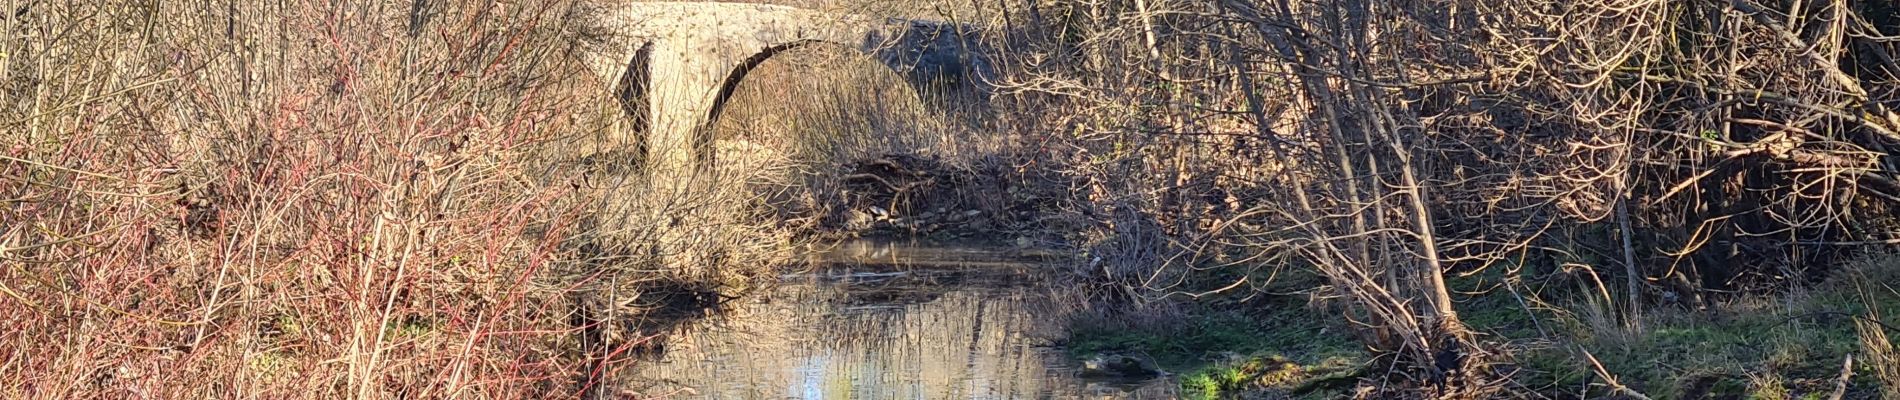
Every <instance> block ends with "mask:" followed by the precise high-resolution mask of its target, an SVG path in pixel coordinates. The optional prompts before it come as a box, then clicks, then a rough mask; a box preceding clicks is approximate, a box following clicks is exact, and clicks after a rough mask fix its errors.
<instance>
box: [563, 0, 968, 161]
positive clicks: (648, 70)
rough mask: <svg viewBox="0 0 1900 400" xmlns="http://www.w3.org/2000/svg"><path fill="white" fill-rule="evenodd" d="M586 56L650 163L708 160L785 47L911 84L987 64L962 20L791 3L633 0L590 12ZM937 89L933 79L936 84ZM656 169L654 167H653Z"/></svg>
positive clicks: (951, 78) (953, 77)
mask: <svg viewBox="0 0 1900 400" xmlns="http://www.w3.org/2000/svg"><path fill="white" fill-rule="evenodd" d="M590 14H592V16H591V18H592V19H591V22H590V23H589V24H587V25H588V26H589V27H590V28H591V29H590V31H588V32H587V34H588V35H589V36H590V41H589V43H590V46H589V47H588V49H587V51H586V52H585V56H586V57H588V58H587V62H588V63H589V65H590V66H591V68H592V69H593V70H594V72H595V73H596V74H599V76H600V77H601V78H603V81H605V82H612V83H613V85H614V86H615V87H614V90H615V94H616V97H618V98H619V100H620V101H621V105H622V106H623V108H624V109H625V110H626V111H627V114H628V117H629V118H628V119H627V120H626V121H624V123H625V124H624V125H625V126H622V127H619V128H617V129H615V130H616V131H617V132H615V133H614V134H615V135H618V136H620V137H616V138H613V139H614V141H615V142H618V143H622V144H625V145H631V146H632V147H633V148H632V149H631V150H634V151H637V152H638V153H636V154H639V155H641V157H642V158H644V159H645V161H646V165H647V166H648V167H649V170H650V171H651V170H652V169H653V168H667V169H673V168H681V169H682V170H684V171H691V170H693V169H694V168H695V167H697V166H700V165H703V163H705V162H707V161H709V159H710V158H711V157H710V156H709V155H708V154H709V153H710V152H711V149H710V146H709V145H710V144H711V141H712V140H713V139H712V134H711V130H712V129H711V127H712V126H713V124H715V123H716V122H717V120H718V118H719V115H720V112H721V111H722V110H723V109H724V106H725V102H726V100H727V99H728V98H729V97H730V96H731V95H732V93H733V90H734V89H735V88H737V87H738V85H739V83H740V81H742V80H744V79H745V77H746V74H747V73H748V72H750V71H751V70H752V68H753V67H756V66H758V65H759V64H760V63H762V62H764V61H765V60H767V59H769V58H771V57H772V56H774V55H777V54H779V53H781V52H784V51H787V50H791V49H794V48H799V47H803V46H811V45H823V46H834V47H841V48H844V49H848V50H847V51H852V52H858V53H861V54H863V55H865V56H868V57H874V58H876V59H878V60H880V61H883V62H884V64H885V65H888V66H890V67H891V68H892V69H893V70H894V71H896V72H897V73H899V74H901V75H903V76H905V77H907V78H908V80H909V81H910V82H911V83H912V84H913V85H921V84H926V83H941V82H951V83H953V85H974V84H976V83H975V82H977V81H978V79H974V77H973V76H972V75H974V72H973V71H981V70H983V69H982V68H981V67H980V64H978V63H977V62H976V60H975V59H974V58H973V57H969V56H967V55H968V54H973V52H971V51H969V50H970V48H971V46H969V45H968V42H966V41H965V40H963V38H964V36H963V35H961V34H960V32H959V29H957V28H958V26H955V25H953V24H950V23H946V22H940V21H929V20H907V19H891V18H874V17H868V16H863V15H854V14H847V13H831V12H822V11H816V10H809V9H801V8H794V7H786V6H774V5H759V4H739V3H705V2H651V3H649V2H636V3H625V4H618V5H612V6H603V9H601V10H598V11H596V12H592V13H590ZM933 86H934V85H933ZM656 172H657V171H656Z"/></svg>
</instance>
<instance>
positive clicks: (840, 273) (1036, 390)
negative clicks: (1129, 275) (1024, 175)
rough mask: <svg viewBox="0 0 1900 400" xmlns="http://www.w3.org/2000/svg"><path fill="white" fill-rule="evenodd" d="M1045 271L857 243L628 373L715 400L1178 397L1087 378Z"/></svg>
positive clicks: (916, 247) (969, 251)
mask: <svg viewBox="0 0 1900 400" xmlns="http://www.w3.org/2000/svg"><path fill="white" fill-rule="evenodd" d="M1045 268H1048V267H1047V266H1044V265H1042V264H1040V263H1038V262H1037V261H1036V260H1035V257H1031V256H1029V255H1025V254H1023V252H1020V251H1016V250H1013V249H1004V248H992V247H979V246H936V245H920V244H911V243H906V244H897V243H871V242H856V243H848V244H845V245H843V246H840V247H839V248H838V249H836V250H833V251H829V252H826V253H824V254H820V255H818V256H816V257H815V260H814V262H813V263H812V267H811V268H810V269H809V270H807V271H802V272H798V273H793V274H788V275H785V276H783V277H782V279H781V282H780V284H779V285H776V286H775V287H773V288H771V289H768V290H764V291H762V292H763V293H753V294H750V295H747V296H745V297H742V298H739V299H734V300H730V301H729V302H728V303H727V305H726V307H724V308H723V309H722V310H721V311H720V312H717V313H714V315H713V316H710V317H706V318H704V319H701V320H697V321H692V322H689V323H686V324H684V325H683V326H681V327H679V328H677V330H676V331H675V332H673V334H671V335H668V336H667V337H666V339H665V340H666V342H665V347H664V351H663V352H662V353H661V354H660V355H659V356H658V357H657V360H653V361H647V362H641V363H637V364H638V365H636V366H634V367H631V368H630V369H629V370H627V371H626V372H625V373H624V376H622V377H621V378H622V379H624V382H627V385H626V386H627V387H631V388H636V390H637V391H638V392H639V393H642V394H645V395H649V396H656V395H670V396H671V397H674V398H717V399H1041V398H1056V399H1069V398H1170V397H1172V396H1171V395H1170V393H1169V390H1168V388H1171V387H1172V385H1170V384H1166V383H1165V382H1148V383H1145V384H1144V383H1134V384H1130V383H1107V382H1093V381H1089V380H1085V379H1081V378H1079V377H1078V376H1079V371H1078V370H1077V369H1076V368H1075V367H1074V365H1073V363H1072V362H1071V361H1069V360H1068V359H1067V358H1065V357H1064V356H1063V354H1062V351H1061V350H1060V349H1057V348H1052V347H1049V346H1048V344H1049V343H1050V342H1051V340H1052V339H1055V338H1058V337H1059V336H1058V335H1059V334H1060V331H1059V329H1060V327H1061V324H1062V323H1063V321H1064V316H1063V313H1064V312H1065V310H1066V309H1067V307H1069V306H1065V305H1063V303H1062V301H1060V299H1062V298H1063V295H1062V291H1061V290H1060V289H1059V288H1054V287H1051V286H1050V285H1047V284H1044V283H1043V282H1046V281H1045V280H1044V279H1043V277H1044V276H1043V275H1044V273H1045V272H1046V271H1045Z"/></svg>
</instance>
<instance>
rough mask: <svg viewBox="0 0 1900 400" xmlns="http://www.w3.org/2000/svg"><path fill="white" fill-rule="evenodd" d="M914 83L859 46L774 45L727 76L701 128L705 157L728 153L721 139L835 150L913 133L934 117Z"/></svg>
mask: <svg viewBox="0 0 1900 400" xmlns="http://www.w3.org/2000/svg"><path fill="white" fill-rule="evenodd" d="M913 85H914V83H913V82H911V81H910V80H908V79H906V78H905V77H904V76H903V75H901V74H900V73H899V72H898V71H896V70H895V69H893V68H892V67H891V66H890V65H888V64H886V63H884V62H883V61H881V60H879V59H878V58H877V57H875V56H873V55H871V54H866V53H865V52H863V51H860V50H858V49H857V48H855V47H851V46H847V45H842V44H837V43H833V42H828V41H822V40H809V39H808V40H799V41H793V42H788V43H784V44H779V45H776V46H772V47H768V48H766V49H764V50H762V51H760V52H758V53H755V54H753V55H751V56H749V57H747V58H746V59H744V60H742V61H740V62H739V63H738V64H737V65H735V66H734V67H733V68H732V69H731V70H730V72H728V73H727V74H726V76H725V78H724V79H723V80H722V81H721V82H720V86H719V89H718V92H717V93H716V94H715V96H714V98H713V100H712V103H711V107H710V108H709V110H708V111H707V113H706V115H705V116H704V119H703V120H701V121H699V124H698V125H697V129H695V132H694V133H693V147H694V150H695V153H697V157H696V159H697V162H698V163H699V164H700V166H701V167H706V166H708V165H710V164H711V163H713V162H714V161H715V160H717V159H718V158H720V157H721V156H720V153H722V151H720V150H719V149H718V148H717V146H718V143H717V142H719V141H721V140H739V141H747V142H750V143H752V144H755V145H760V146H764V147H768V148H772V149H775V150H789V152H785V153H787V154H781V155H782V156H786V157H799V158H806V157H812V156H821V157H820V158H827V157H822V156H823V155H825V154H826V153H835V152H836V151H838V150H848V148H850V147H864V146H865V145H868V144H871V143H866V142H867V141H871V140H873V139H876V138H877V137H885V138H897V137H903V136H909V135H908V134H910V133H914V131H915V130H917V129H918V128H920V127H919V126H916V124H917V123H919V122H929V121H930V120H933V119H934V118H932V117H930V116H929V115H927V113H926V112H925V110H924V108H925V107H924V105H923V102H922V98H921V97H920V96H919V95H918V92H917V88H915V87H913ZM841 147H843V148H841ZM880 147H881V146H880ZM799 161H801V162H806V161H818V160H803V159H801V160H799Z"/></svg>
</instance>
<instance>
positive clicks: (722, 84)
mask: <svg viewBox="0 0 1900 400" xmlns="http://www.w3.org/2000/svg"><path fill="white" fill-rule="evenodd" d="M815 47H822V48H829V49H833V50H835V51H836V52H837V53H838V54H841V55H845V56H847V57H860V58H861V59H863V60H869V61H872V63H874V64H876V65H878V66H880V67H881V68H879V69H880V70H881V71H883V72H884V73H886V74H889V76H891V77H894V78H896V79H895V81H897V82H903V83H904V84H903V86H902V87H903V92H904V93H903V94H902V96H904V97H906V98H909V99H911V100H912V101H917V102H921V101H922V99H921V97H920V96H919V94H918V91H919V90H920V88H918V87H916V85H917V82H916V81H915V80H912V79H907V78H906V77H905V76H904V74H903V71H900V70H898V69H897V68H895V67H892V66H891V65H890V63H889V61H888V60H884V59H882V58H880V57H878V56H877V55H876V54H871V53H869V52H866V51H864V50H863V49H861V48H860V47H857V46H853V45H849V44H844V43H838V42H834V41H829V40H822V39H798V40H793V41H789V42H785V43H781V44H777V45H773V46H769V47H766V48H764V49H762V50H760V51H759V52H757V53H754V54H752V55H750V56H747V57H746V58H745V59H743V60H740V61H739V62H738V63H737V64H736V65H733V66H732V68H730V70H729V71H728V72H727V73H726V74H725V77H724V78H721V79H720V81H719V89H718V90H717V91H716V92H715V93H714V94H713V98H712V100H711V102H710V104H711V106H710V107H709V108H708V109H707V111H706V113H705V115H704V116H703V117H701V119H700V120H699V121H698V122H697V124H696V125H695V128H694V132H693V138H692V139H693V144H692V147H693V152H694V153H696V154H695V157H694V158H695V162H696V163H697V164H699V166H700V167H705V166H707V165H708V164H709V163H712V162H714V161H716V160H714V158H716V157H715V156H714V153H716V152H715V151H714V149H713V148H712V147H713V145H714V142H715V141H716V140H717V138H716V137H715V136H716V132H715V130H716V127H717V125H718V124H719V121H720V118H721V117H722V116H723V115H725V113H726V109H727V106H728V104H729V103H730V101H731V100H732V98H733V96H734V95H735V94H736V93H737V92H738V90H739V88H740V86H741V85H742V84H744V83H745V82H746V78H747V77H748V76H749V75H751V74H752V72H753V71H754V70H756V69H757V68H759V66H760V65H762V64H764V63H766V62H767V61H769V60H771V59H772V58H773V57H776V56H779V55H781V54H785V53H787V52H790V51H793V50H799V49H810V48H815Z"/></svg>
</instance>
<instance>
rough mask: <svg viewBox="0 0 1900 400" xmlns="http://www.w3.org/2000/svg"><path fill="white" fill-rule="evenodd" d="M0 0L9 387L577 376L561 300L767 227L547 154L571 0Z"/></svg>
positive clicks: (567, 121) (688, 276) (227, 389)
mask: <svg viewBox="0 0 1900 400" xmlns="http://www.w3.org/2000/svg"><path fill="white" fill-rule="evenodd" d="M0 10H5V11H4V12H0V38H4V40H0V66H4V68H3V69H0V84H3V85H4V86H0V131H3V132H4V133H0V221H3V222H0V331H4V333H0V397H3V398H128V397H137V398H230V397H265V398H284V397H315V398H391V397H400V398H438V397H456V398H544V397H573V396H577V395H578V394H579V393H580V392H581V389H580V387H579V385H578V384H581V383H583V382H586V381H587V377H589V376H598V375H601V374H600V371H599V370H601V369H605V368H618V367H620V366H622V365H624V362H622V361H621V359H623V358H624V354H621V351H623V350H625V346H624V344H625V343H631V342H634V341H635V340H633V339H632V338H622V339H621V340H619V341H617V342H614V343H611V344H612V345H610V346H604V347H601V348H599V349H595V348H592V347H589V348H585V349H584V348H583V347H582V346H580V345H577V343H576V342H577V341H580V340H581V336H583V335H580V334H579V333H581V332H582V331H586V330H589V329H593V328H594V327H597V326H598V325H597V324H598V321H593V320H589V319H585V318H583V319H580V320H576V319H574V318H573V317H572V315H573V312H574V310H575V309H576V304H577V303H586V302H587V301H588V300H584V299H587V298H589V296H596V295H602V294H605V295H607V296H608V297H607V298H608V300H610V302H611V300H614V299H615V297H613V296H633V293H631V292H623V291H619V289H620V288H621V285H620V284H629V285H630V284H631V283H633V282H637V281H646V280H652V279H675V280H710V281H723V280H731V278H729V277H722V276H716V274H714V272H713V271H714V270H715V269H714V268H712V267H711V266H714V265H720V264H721V263H737V264H744V265H753V266H760V267H768V266H770V265H772V262H773V261H772V260H773V259H774V257H778V254H779V253H777V251H780V250H781V247H782V246H778V245H774V244H773V243H776V242H775V240H774V239H772V238H770V237H761V236H760V233H759V232H758V231H757V230H754V229H751V228H750V226H748V225H746V224H748V223H750V222H749V221H751V220H749V219H747V214H743V213H734V212H731V211H733V210H735V209H742V208H743V207H742V206H743V204H745V203H744V202H743V201H737V202H734V201H726V200H730V199H729V198H713V197H706V196H699V195H695V197H678V198H654V197H655V196H646V195H643V194H642V193H644V192H642V190H643V189H639V187H640V185H639V184H638V182H622V180H621V179H614V178H612V177H613V176H616V175H614V174H611V173H602V172H599V171H597V168H592V167H593V166H598V165H599V163H595V164H587V163H570V162H567V161H564V160H566V159H567V158H568V157H567V155H569V154H575V153H577V152H576V151H574V150H573V147H574V146H586V145H587V143H588V141H589V140H591V139H590V138H592V137H596V136H598V135H597V134H598V132H600V130H602V129H605V127H606V126H607V125H608V123H607V122H608V121H609V120H610V119H611V118H618V117H619V115H618V114H616V112H617V110H614V109H613V108H612V107H611V104H613V103H612V102H611V101H606V99H605V98H604V96H603V95H604V93H605V91H603V90H598V88H599V87H601V85H599V83H598V82H594V81H593V79H592V78H591V77H590V76H589V74H587V73H585V72H583V71H585V69H583V68H580V67H579V66H578V65H574V64H573V63H572V62H571V60H572V57H570V55H569V54H568V52H569V51H570V49H571V46H570V45H569V43H571V42H572V38H569V37H565V35H567V32H568V31H569V30H568V29H567V27H566V26H565V24H566V21H567V20H568V18H569V15H568V13H569V12H570V4H569V3H568V2H564V1H557V2H529V3H493V2H476V1H429V2H409V1H380V2H344V1H328V2H301V3H255V2H249V3H246V2H239V3H230V4H223V3H218V4H213V3H200V2H149V1H92V2H44V1H19V0H9V1H0ZM607 164H612V163H607ZM603 177H606V178H603ZM732 193H736V192H732ZM729 195H730V196H741V199H742V200H743V195H738V194H729ZM718 201H723V202H718ZM682 210H688V211H686V212H682ZM663 215H670V216H674V217H675V218H674V219H661V218H659V217H660V216H663ZM681 226H686V227H690V228H691V229H692V230H690V231H682V230H679V229H676V228H678V227H681ZM713 231H717V232H713ZM659 236H664V237H665V238H664V240H657V241H655V240H650V238H653V237H659ZM629 254H634V255H637V256H628V255H629ZM684 255H692V256H690V257H688V256H684ZM661 260H664V261H666V263H660V262H658V261H661ZM688 267H690V268H688ZM603 282H605V283H603ZM627 287H632V286H627ZM577 299H578V300H577ZM577 321H578V323H577ZM583 350H586V351H587V353H583ZM596 350H598V353H595V351H596ZM602 359H605V360H606V361H605V362H601V360H602Z"/></svg>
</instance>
